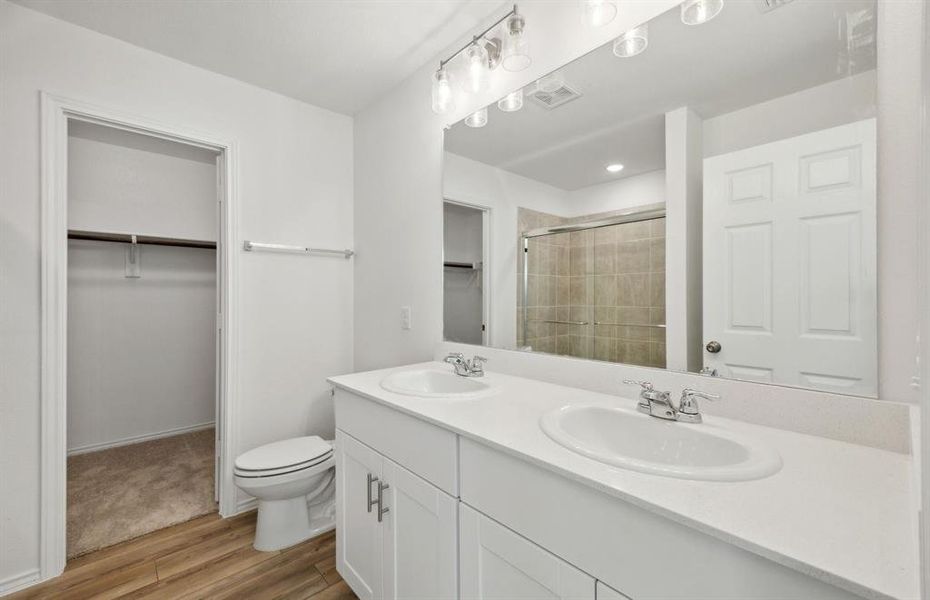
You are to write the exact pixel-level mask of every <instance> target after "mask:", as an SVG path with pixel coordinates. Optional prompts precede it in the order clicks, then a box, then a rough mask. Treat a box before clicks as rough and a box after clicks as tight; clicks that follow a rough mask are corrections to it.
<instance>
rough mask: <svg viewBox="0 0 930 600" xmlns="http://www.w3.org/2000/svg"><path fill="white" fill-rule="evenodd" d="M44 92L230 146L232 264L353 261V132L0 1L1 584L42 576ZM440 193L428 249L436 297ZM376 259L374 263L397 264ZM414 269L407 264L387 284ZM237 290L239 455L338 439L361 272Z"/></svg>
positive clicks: (275, 276) (300, 269)
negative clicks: (332, 382) (340, 394)
mask: <svg viewBox="0 0 930 600" xmlns="http://www.w3.org/2000/svg"><path fill="white" fill-rule="evenodd" d="M40 90H48V91H50V92H53V93H57V94H60V95H64V96H68V97H72V98H75V99H79V100H83V101H86V102H90V103H95V104H100V105H103V106H106V107H109V108H111V109H114V110H118V111H121V112H124V113H130V114H136V115H140V116H141V117H143V118H146V119H149V120H153V121H158V122H163V123H167V124H170V125H173V126H177V127H188V128H190V129H193V130H197V131H204V132H207V133H208V134H212V135H214V136H216V137H220V138H228V139H232V140H235V142H236V144H237V147H238V151H239V167H238V175H237V180H238V181H237V183H238V188H239V199H240V203H241V206H240V215H239V216H240V222H239V228H238V231H236V232H234V235H233V239H232V240H231V241H230V246H231V251H234V252H241V250H240V248H241V243H242V241H243V240H247V239H248V240H256V241H266V242H279V243H292V244H297V243H300V244H313V245H319V246H324V247H334V248H351V247H353V236H352V195H353V165H352V136H353V125H352V119H350V118H349V117H346V116H342V115H337V114H335V113H332V112H329V111H326V110H322V109H319V108H316V107H313V106H309V105H307V104H304V103H301V102H297V101H295V100H292V99H289V98H286V97H283V96H280V95H278V94H274V93H271V92H268V91H265V90H262V89H259V88H256V87H254V86H251V85H247V84H244V83H242V82H239V81H236V80H233V79H230V78H228V77H224V76H221V75H217V74H215V73H211V72H208V71H206V70H203V69H199V68H196V67H192V66H190V65H186V64H184V63H181V62H179V61H176V60H173V59H170V58H166V57H164V56H161V55H158V54H155V53H153V52H150V51H147V50H143V49H141V48H138V47H135V46H131V45H129V44H126V43H124V42H121V41H118V40H116V39H113V38H110V37H106V36H103V35H99V34H97V33H94V32H91V31H89V30H87V29H83V28H80V27H77V26H74V25H71V24H67V23H64V22H62V21H57V20H55V19H52V18H51V17H48V16H45V15H43V14H40V13H37V12H35V11H31V10H29V9H26V8H23V7H21V6H18V5H15V4H11V3H9V2H7V1H5V0H0V106H2V107H3V108H2V110H0V139H2V140H4V143H2V144H0V182H2V183H0V338H2V339H3V344H0V365H3V366H2V369H0V415H2V418H0V474H2V475H0V585H2V584H3V583H5V582H9V581H17V580H19V579H18V578H25V579H28V578H29V577H31V576H34V575H35V569H36V568H37V567H38V564H39V557H38V539H39V512H38V511H39V456H40V448H39V323H40V320H39V316H40V306H39V299H40V288H39V264H40V257H39V247H40V246H39V224H40V218H39V200H40V191H39V182H40V175H39V91H40ZM427 92H428V88H427ZM427 96H428V94H427ZM425 102H426V105H427V110H429V108H428V104H429V102H428V100H426V101H425ZM398 133H400V132H398ZM437 137H438V132H437ZM398 139H400V137H398ZM438 148H439V146H438V145H437V153H436V162H437V163H438V160H439V150H438ZM380 158H382V157H380V156H379V160H380ZM386 166H387V165H386ZM437 177H438V175H437ZM375 179H376V178H375ZM435 191H436V193H435V194H433V195H432V201H433V204H434V205H435V213H434V216H435V217H436V219H435V228H433V229H431V230H430V232H429V234H428V235H430V236H431V239H433V241H434V242H435V243H434V245H433V246H432V251H433V256H434V257H435V260H434V261H432V262H431V272H432V275H431V277H432V279H433V281H436V282H438V281H439V278H440V269H439V265H438V261H439V256H440V237H441V231H442V228H441V225H440V219H439V215H440V213H439V206H440V203H439V202H438V200H437V199H438V196H439V186H438V184H437V185H436V186H435ZM391 198H395V196H393V195H392V196H391ZM383 208H386V209H387V208H389V203H388V205H386V206H384V207H383ZM378 212H382V211H381V209H378ZM393 219H394V217H393V216H392V217H391V218H390V219H385V224H386V226H387V227H388V228H394V227H396V222H395V221H394V220H393ZM401 229H403V227H401ZM418 237H419V236H415V235H414V236H410V238H411V239H410V241H411V242H413V243H416V241H417V238H418ZM368 248H369V249H370V250H371V251H372V259H374V260H376V261H377V260H379V259H377V258H375V257H374V256H373V255H374V253H378V252H384V253H386V254H390V252H391V250H390V247H388V248H387V249H386V250H385V249H384V248H378V247H377V246H369V247H368ZM426 251H428V250H427V248H426V247H423V246H420V247H419V248H418V250H417V252H418V254H423V255H425V252H426ZM366 252H367V250H366ZM360 256H364V254H361V255H360ZM383 258H385V259H387V258H388V257H387V256H383ZM388 262H392V261H390V260H388ZM407 264H408V263H407V259H404V258H399V259H398V262H397V263H396V264H394V265H391V266H390V267H389V268H386V269H385V273H386V274H387V275H388V276H390V277H395V276H396V273H397V271H398V270H406V266H407ZM238 275H239V289H236V290H233V292H232V293H233V294H236V295H237V297H238V300H239V303H240V305H239V308H240V311H241V322H240V323H239V327H240V330H239V333H240V335H239V341H240V345H241V351H240V355H239V372H238V373H237V374H236V377H237V381H236V385H237V387H238V392H239V398H240V409H241V410H240V414H239V419H238V420H239V423H240V431H239V443H240V448H241V450H245V449H247V448H251V447H254V446H256V445H259V444H262V443H265V442H268V441H271V440H275V439H281V438H284V437H288V436H294V435H300V434H306V433H319V434H324V435H329V434H331V433H332V428H333V422H332V401H331V398H330V395H329V387H328V386H327V384H326V381H325V377H326V376H329V375H333V374H335V373H345V372H348V371H351V369H352V338H353V332H352V304H353V302H352V296H353V282H352V281H353V280H352V263H351V262H350V261H345V260H341V259H324V258H309V257H306V256H291V255H275V254H267V253H266V254H259V253H243V254H242V255H241V259H240V262H239V273H238ZM373 283H375V282H373ZM413 289H416V288H415V287H414V288H413ZM438 289H439V287H438V286H437V290H438ZM433 296H434V297H436V298H437V302H436V308H435V310H436V312H437V314H438V312H439V311H440V310H441V303H440V301H439V300H438V294H436V293H434V294H433ZM395 314H396V312H395V311H392V313H391V315H392V316H394V315H395ZM391 320H392V322H395V323H396V319H391ZM439 326H440V322H438V321H437V322H436V324H435V325H434V328H433V332H434V333H435V335H434V337H435V339H436V340H438V339H439V331H440V330H439ZM372 335H376V332H374V331H373V332H372ZM377 347H378V349H379V350H381V349H383V347H382V346H381V345H380V344H379V345H377ZM230 468H231V466H230Z"/></svg>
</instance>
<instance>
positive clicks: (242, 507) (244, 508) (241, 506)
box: [230, 498, 258, 516]
mask: <svg viewBox="0 0 930 600" xmlns="http://www.w3.org/2000/svg"><path fill="white" fill-rule="evenodd" d="M256 508H258V500H256V499H255V498H242V499H241V500H239V501H238V502H236V514H237V515H241V514H242V513H244V512H249V511H250V510H255V509H256ZM230 516H233V515H230Z"/></svg>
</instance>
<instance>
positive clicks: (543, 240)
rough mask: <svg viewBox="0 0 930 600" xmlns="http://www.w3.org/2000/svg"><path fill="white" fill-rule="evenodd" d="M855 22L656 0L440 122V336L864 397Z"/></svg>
mask: <svg viewBox="0 0 930 600" xmlns="http://www.w3.org/2000/svg"><path fill="white" fill-rule="evenodd" d="M770 5H771V6H770ZM772 6H774V8H772ZM875 20H876V5H875V1H874V0H794V1H793V2H786V3H765V2H761V1H759V2H748V1H747V2H728V3H726V5H725V6H724V7H723V9H722V10H721V11H720V12H719V14H717V15H716V16H715V17H714V18H713V19H711V20H709V21H707V22H704V23H702V24H698V25H692V24H687V23H686V22H685V21H686V19H684V15H683V14H682V13H681V11H679V10H678V9H675V10H672V11H669V12H667V13H665V14H662V15H660V16H658V17H657V18H655V19H653V20H652V21H650V22H649V23H647V24H646V25H644V26H642V27H640V28H637V29H635V30H633V31H631V32H628V34H626V35H625V36H623V37H622V38H620V39H618V40H616V41H615V42H612V43H610V44H607V45H605V46H603V47H601V48H599V49H597V50H595V51H593V52H591V53H590V54H588V55H586V56H583V57H582V58H580V59H578V60H576V61H574V62H572V63H570V64H567V65H565V66H564V67H562V68H560V69H559V70H557V71H555V72H553V73H551V74H549V75H547V76H546V77H543V78H542V79H540V80H538V81H536V82H534V83H533V84H531V85H529V86H527V87H526V88H523V89H522V90H520V91H519V92H520V93H518V94H511V95H509V96H508V97H507V98H504V99H502V100H501V102H500V103H498V104H497V105H492V106H490V107H488V109H487V112H486V113H482V114H481V115H479V116H481V117H482V118H473V119H465V120H463V121H462V122H459V123H456V124H455V125H453V126H452V127H450V128H449V129H448V130H447V131H446V134H445V145H444V146H445V155H444V177H443V202H444V232H445V247H444V258H443V260H444V275H445V276H444V282H445V306H444V316H445V337H446V339H447V340H450V341H460V342H467V343H473V344H486V345H492V346H495V347H500V348H511V349H521V350H526V351H533V352H545V353H552V354H560V355H566V356H574V357H580V358H588V359H596V360H604V361H613V362H620V363H627V364H634V365H642V366H650V367H658V368H669V369H675V370H687V371H691V372H703V373H704V374H706V375H708V376H720V377H729V378H737V379H745V380H752V381H758V382H766V383H776V384H783V385H794V386H800V387H806V388H812V389H817V390H825V391H830V392H836V393H846V394H856V395H864V396H875V395H876V394H877V380H878V376H877V356H876V354H877V326H876V304H877V289H876V288H877V283H876V281H877V278H876V203H877V197H876V113H877V111H876V65H877V63H876V39H875V38H876V22H875ZM521 94H522V102H515V101H514V98H515V97H516V96H518V95H521Z"/></svg>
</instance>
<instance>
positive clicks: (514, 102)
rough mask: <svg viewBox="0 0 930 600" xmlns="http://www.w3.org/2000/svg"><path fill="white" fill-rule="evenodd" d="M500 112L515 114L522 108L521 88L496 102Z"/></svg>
mask: <svg viewBox="0 0 930 600" xmlns="http://www.w3.org/2000/svg"><path fill="white" fill-rule="evenodd" d="M497 108H499V109H501V111H502V112H516V111H518V110H520V109H521V108H523V88H520V89H518V90H514V91H512V92H510V93H509V94H507V95H506V96H504V97H503V98H501V99H500V100H498V101H497Z"/></svg>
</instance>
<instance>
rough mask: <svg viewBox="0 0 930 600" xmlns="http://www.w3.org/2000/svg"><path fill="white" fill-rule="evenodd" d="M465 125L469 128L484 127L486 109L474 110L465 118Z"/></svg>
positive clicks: (486, 122)
mask: <svg viewBox="0 0 930 600" xmlns="http://www.w3.org/2000/svg"><path fill="white" fill-rule="evenodd" d="M465 124H466V125H468V126H469V127H484V126H485V125H487V124H488V107H487V106H485V107H484V108H482V109H479V110H476V111H475V112H473V113H471V114H470V115H468V116H467V117H465Z"/></svg>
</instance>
